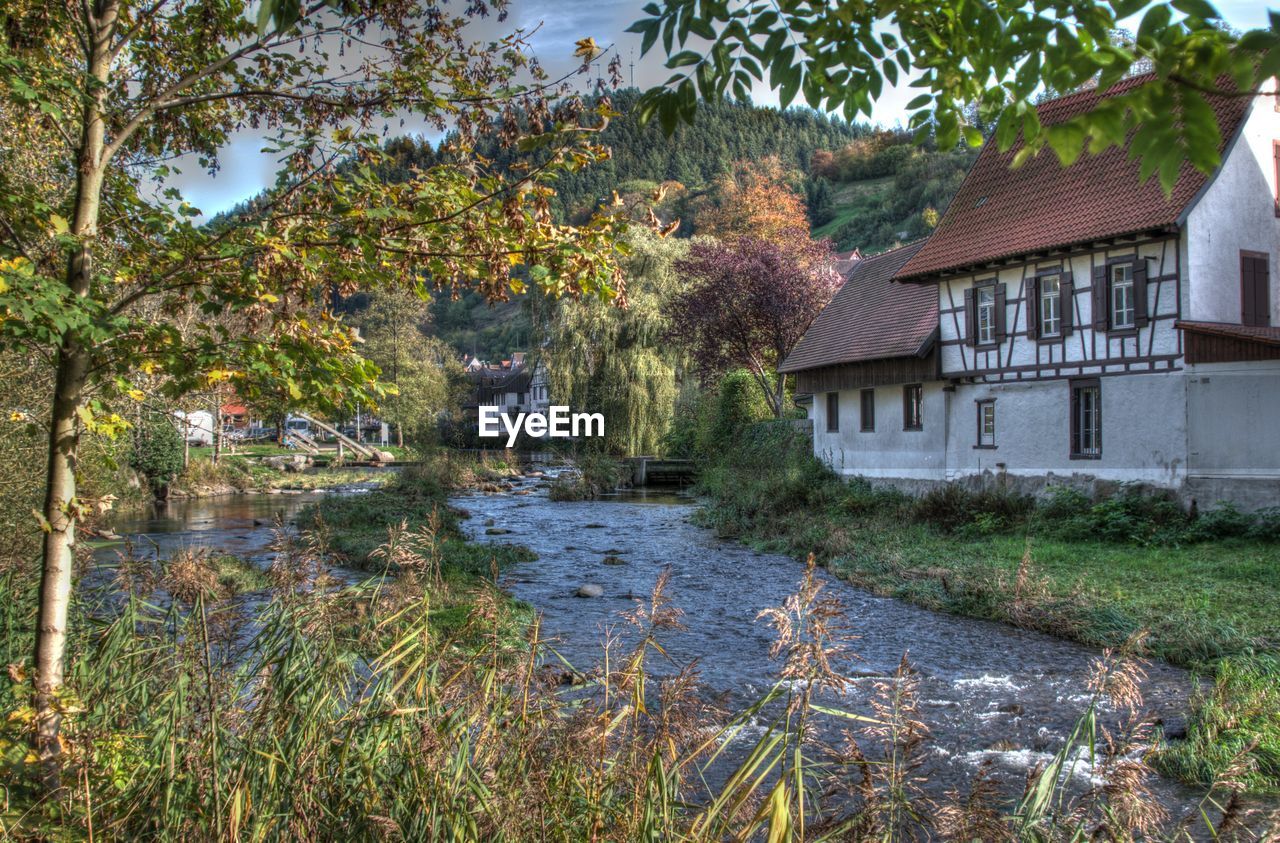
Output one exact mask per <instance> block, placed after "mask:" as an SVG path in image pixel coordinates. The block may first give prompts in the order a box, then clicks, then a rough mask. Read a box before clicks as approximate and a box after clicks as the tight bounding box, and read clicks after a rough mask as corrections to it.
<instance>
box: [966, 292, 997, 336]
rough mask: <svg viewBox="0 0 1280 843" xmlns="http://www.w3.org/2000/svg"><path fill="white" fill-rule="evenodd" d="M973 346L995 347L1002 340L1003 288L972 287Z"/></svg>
mask: <svg viewBox="0 0 1280 843" xmlns="http://www.w3.org/2000/svg"><path fill="white" fill-rule="evenodd" d="M970 292H972V293H973V297H972V300H973V303H974V307H973V311H974V316H973V335H974V342H973V344H974V345H996V344H998V343H999V342H1000V341H1001V340H1002V339H1003V331H1004V287H1003V286H996V285H995V284H982V285H979V286H977V287H974V288H973V289H972V290H971V291H970Z"/></svg>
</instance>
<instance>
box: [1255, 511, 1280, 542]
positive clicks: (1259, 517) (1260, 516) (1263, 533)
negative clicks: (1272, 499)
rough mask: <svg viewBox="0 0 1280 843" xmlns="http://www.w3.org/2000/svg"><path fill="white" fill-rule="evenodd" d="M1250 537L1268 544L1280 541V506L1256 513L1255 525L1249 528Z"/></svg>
mask: <svg viewBox="0 0 1280 843" xmlns="http://www.w3.org/2000/svg"><path fill="white" fill-rule="evenodd" d="M1249 537H1250V538H1254V539H1258V540H1259V541H1266V542H1276V541H1280V506H1271V507H1267V508H1266V509H1260V510H1258V511H1257V512H1255V513H1254V514H1253V525H1252V526H1251V527H1249Z"/></svg>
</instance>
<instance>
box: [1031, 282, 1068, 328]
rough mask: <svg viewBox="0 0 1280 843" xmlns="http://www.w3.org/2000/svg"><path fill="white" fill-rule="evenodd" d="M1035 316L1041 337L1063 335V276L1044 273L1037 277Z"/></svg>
mask: <svg viewBox="0 0 1280 843" xmlns="http://www.w3.org/2000/svg"><path fill="white" fill-rule="evenodd" d="M1035 306H1036V310H1035V318H1036V324H1037V334H1038V335H1039V336H1040V338H1041V339H1053V338H1056V337H1060V336H1062V276H1060V275H1042V276H1040V277H1039V278H1037V279H1036V300H1035Z"/></svg>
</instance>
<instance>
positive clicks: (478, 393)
mask: <svg viewBox="0 0 1280 843" xmlns="http://www.w3.org/2000/svg"><path fill="white" fill-rule="evenodd" d="M463 369H464V370H465V371H466V374H467V377H468V378H469V379H470V380H471V383H472V385H473V386H472V395H471V399H470V400H469V401H468V402H467V403H466V404H465V405H464V406H463V410H464V413H465V414H466V415H467V416H468V417H469V419H470V421H471V422H472V423H474V422H475V421H476V420H477V419H478V418H479V408H480V407H497V408H498V410H499V412H501V413H507V414H510V415H511V416H515V415H516V414H517V413H529V412H543V413H545V412H546V410H547V408H548V407H550V405H551V394H550V388H549V382H548V379H547V368H546V364H545V363H544V362H543V360H542V358H541V356H539V357H537V358H536V359H535V360H533V361H532V362H530V359H529V355H527V354H526V353H525V352H523V351H517V352H516V353H514V354H512V355H511V357H510V359H507V360H502V361H501V362H499V363H494V364H490V363H486V362H484V361H482V360H478V359H476V358H474V357H468V358H466V359H464V361H463Z"/></svg>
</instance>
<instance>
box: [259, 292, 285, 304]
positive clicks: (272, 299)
mask: <svg viewBox="0 0 1280 843" xmlns="http://www.w3.org/2000/svg"><path fill="white" fill-rule="evenodd" d="M258 301H260V302H264V303H266V304H275V303H276V302H278V301H280V297H279V296H277V295H275V294H274V293H263V294H262V295H260V296H258Z"/></svg>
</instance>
